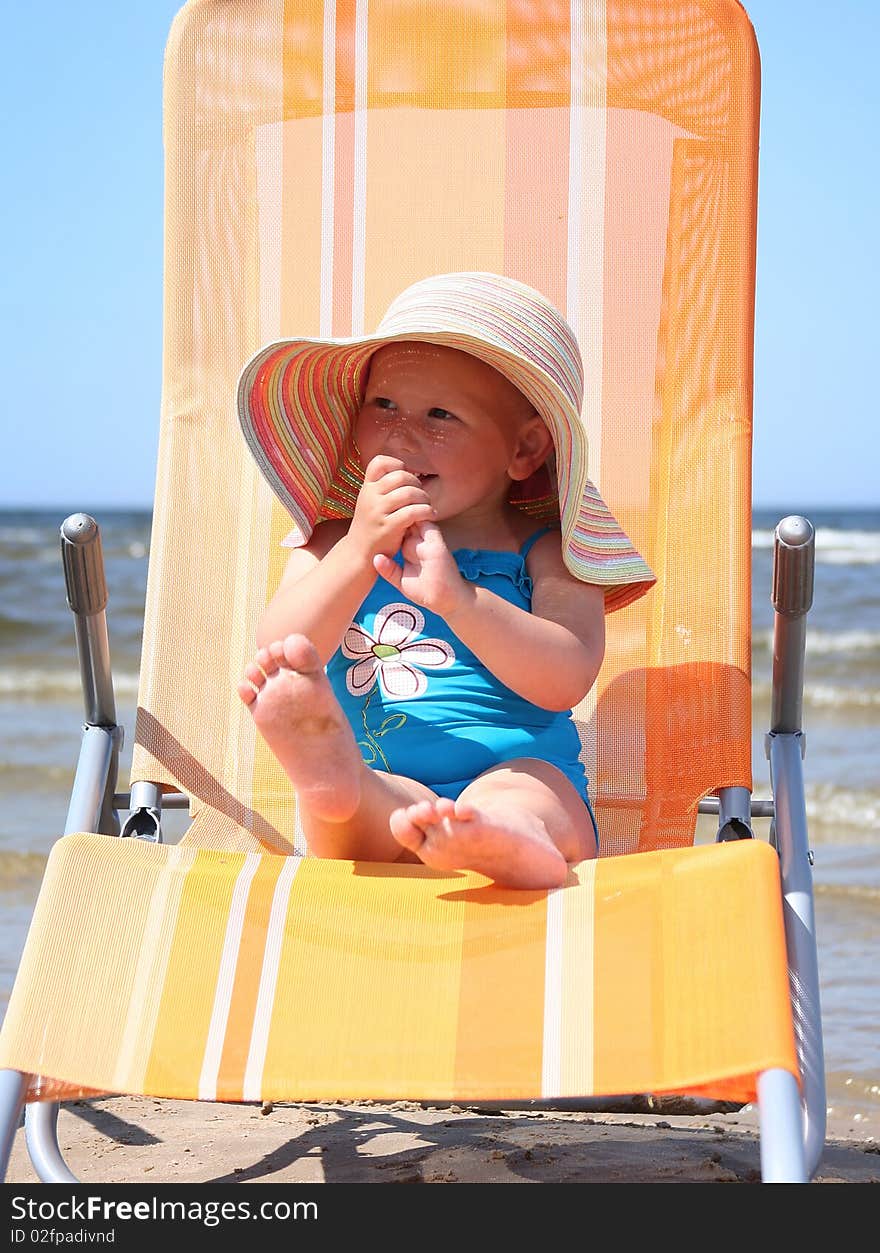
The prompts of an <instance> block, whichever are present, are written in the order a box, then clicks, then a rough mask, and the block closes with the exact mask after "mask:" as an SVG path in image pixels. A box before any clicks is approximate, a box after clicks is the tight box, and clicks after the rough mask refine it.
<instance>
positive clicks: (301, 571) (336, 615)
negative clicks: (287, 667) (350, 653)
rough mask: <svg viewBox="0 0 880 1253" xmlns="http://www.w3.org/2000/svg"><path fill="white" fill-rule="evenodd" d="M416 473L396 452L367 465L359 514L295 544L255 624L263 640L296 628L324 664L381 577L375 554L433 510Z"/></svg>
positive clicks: (392, 547) (388, 550) (394, 544)
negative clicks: (280, 578) (395, 455)
mask: <svg viewBox="0 0 880 1253" xmlns="http://www.w3.org/2000/svg"><path fill="white" fill-rule="evenodd" d="M433 512H434V511H433V509H432V507H431V505H430V504H429V503H428V498H427V496H426V495H425V492H424V490H423V489H422V488H421V486H420V485H419V480H418V479H417V478H416V477H415V476H414V475H412V474H409V473H408V472H407V471H406V470H404V468H403V462H402V461H398V460H397V459H396V458H394V457H374V458H373V460H372V461H371V462H370V464H369V465H368V466H367V469H366V472H365V475H364V485H363V487H362V488H361V491H360V493H359V494H358V499H357V504H356V505H355V512H354V517H353V518H352V520H351V523H350V524H349V523H348V522H326V523H324V524H323V525H322V526H318V527H316V528H315V531H314V534H313V535H312V537H311V539H310V541H309V543H308V544H307V545H305V546H304V547H303V548H298V549H295V550H294V552H293V553H292V554H291V556H290V559H289V561H288V563H287V568H286V569H285V572H284V576H283V578H282V580H281V583H280V584H279V586H278V590H277V592H276V593H275V595H274V596H273V597H272V600H271V601H270V602H269V604H268V605H267V606H266V609H265V611H264V613H263V616H262V618H261V619H260V622H259V625H258V627H257V643H258V644H259V645H260V646H261V647H264V646H266V645H268V644H270V643H272V642H273V641H274V640H280V639H284V638H285V636H287V635H291V634H299V635H306V636H308V638H309V639H310V640H311V641H312V643H313V644H314V646H315V648H316V649H317V650H318V655H319V657H320V658H321V663H322V664H323V665H326V664H327V662H328V661H329V660H330V658H331V657H332V655H333V653H334V652H335V651H336V649H337V648H338V647H339V644H340V642H341V640H342V637H343V635H344V634H345V631H346V629H347V628H348V626H349V625H350V624H351V621H352V618H353V617H354V615H355V612H356V611H357V609H358V606H359V605H360V604H361V602H362V601H363V599H364V597H365V596H366V595H367V593H368V592H369V590H370V588H371V587H372V586H373V583H374V582H375V580H376V571H375V569H374V568H373V558H374V557H375V556H376V555H377V554H380V553H383V554H387V555H391V554H392V553H395V552H397V550H398V548H399V547H400V543H401V540H402V538H403V535H404V533H405V532H406V530H407V529H408V528H409V527H411V526H412V525H413V524H414V523H416V522H419V521H423V520H425V519H427V518H430V517H432V516H433Z"/></svg>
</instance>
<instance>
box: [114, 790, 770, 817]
mask: <svg viewBox="0 0 880 1253" xmlns="http://www.w3.org/2000/svg"><path fill="white" fill-rule="evenodd" d="M137 786H138V785H137V784H135V787H137ZM144 786H145V787H156V786H157V784H155V783H148V784H145V785H144ZM133 795H134V790H133V789H132V791H131V792H117V793H116V795H115V796H114V797H113V804H114V805H115V806H116V808H117V809H127V810H130V809H132V808H135V806H134V804H133V802H132V796H133ZM189 804H190V799H189V797H188V796H187V794H186V792H163V793H162V805H161V808H162V809H188V808H189ZM765 804H770V802H769V801H767V802H765ZM712 812H713V813H717V807H716V809H714V810H713V811H712Z"/></svg>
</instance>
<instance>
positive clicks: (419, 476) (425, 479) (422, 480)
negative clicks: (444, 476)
mask: <svg viewBox="0 0 880 1253" xmlns="http://www.w3.org/2000/svg"><path fill="white" fill-rule="evenodd" d="M436 477H437V475H436V474H417V475H416V478H417V479H418V480H419V482H420V483H428V482H429V481H430V480H431V479H436Z"/></svg>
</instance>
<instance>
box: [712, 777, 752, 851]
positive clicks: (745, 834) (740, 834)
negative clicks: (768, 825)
mask: <svg viewBox="0 0 880 1253" xmlns="http://www.w3.org/2000/svg"><path fill="white" fill-rule="evenodd" d="M751 816H752V794H751V792H750V791H749V789H748V788H747V787H722V788H719V789H718V836H717V839H718V841H719V842H723V841H726V840H748V839H751V837H752V826H751V823H750V821H749V819H750V818H751Z"/></svg>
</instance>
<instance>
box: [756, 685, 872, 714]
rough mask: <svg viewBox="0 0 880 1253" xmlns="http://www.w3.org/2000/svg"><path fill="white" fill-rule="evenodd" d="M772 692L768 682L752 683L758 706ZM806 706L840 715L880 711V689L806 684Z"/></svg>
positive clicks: (768, 697) (765, 700) (764, 701)
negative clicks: (850, 710) (828, 710)
mask: <svg viewBox="0 0 880 1253" xmlns="http://www.w3.org/2000/svg"><path fill="white" fill-rule="evenodd" d="M771 692H772V687H771V684H770V682H769V681H767V680H762V681H761V680H759V681H756V682H754V683H752V699H753V701H754V702H755V703H756V704H758V703H762V704H764V703H766V702H767V701H768V700H769V699H770V696H771ZM804 705H805V706H806V707H807V708H808V709H834V710H836V711H838V712H840V713H844V712H845V711H846V710H847V709H853V710H854V709H862V710H865V709H880V688H876V687H843V686H841V685H839V684H834V683H806V684H805V685H804Z"/></svg>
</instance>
